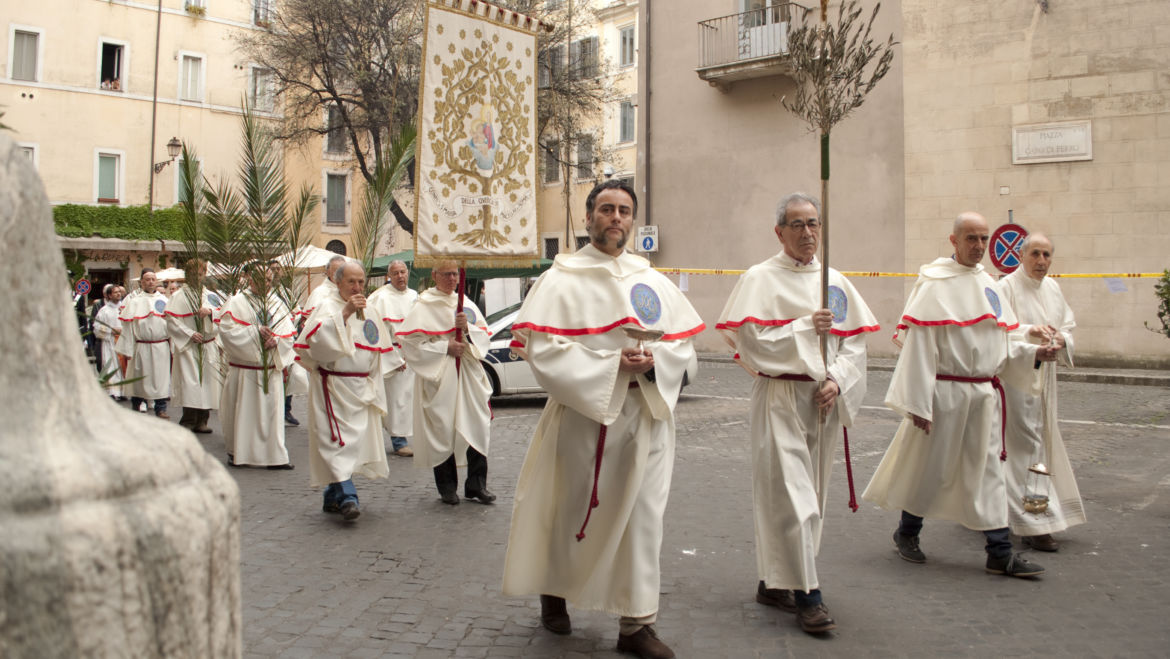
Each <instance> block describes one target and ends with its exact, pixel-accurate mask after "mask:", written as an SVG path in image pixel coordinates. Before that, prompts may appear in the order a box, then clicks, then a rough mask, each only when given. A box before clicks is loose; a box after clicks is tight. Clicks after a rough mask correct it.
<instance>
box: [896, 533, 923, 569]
mask: <svg viewBox="0 0 1170 659" xmlns="http://www.w3.org/2000/svg"><path fill="white" fill-rule="evenodd" d="M894 546H896V547H897V548H898V555H899V556H901V557H902V560H904V561H910V562H911V563H925V562H926V554H924V553H922V550H921V549H919V548H918V536H916V535H902V534H901V533H899V532H898V531H894Z"/></svg>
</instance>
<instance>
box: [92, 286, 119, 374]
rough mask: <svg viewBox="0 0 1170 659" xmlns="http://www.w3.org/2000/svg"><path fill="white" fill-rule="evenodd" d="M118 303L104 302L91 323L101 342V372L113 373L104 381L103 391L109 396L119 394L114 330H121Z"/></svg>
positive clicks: (116, 340)
mask: <svg viewBox="0 0 1170 659" xmlns="http://www.w3.org/2000/svg"><path fill="white" fill-rule="evenodd" d="M118 307H119V303H114V302H106V303H104V304H103V305H102V308H101V309H98V312H97V321H98V322H96V323H94V324H93V333H94V336H96V337H97V338H98V339H100V340H101V342H102V366H101V373H102V374H103V375H104V374H106V373H113V375H112V376H110V379H109V380H107V381H106V385H107V386H106V388H105V392H106V393H107V394H109V395H110V396H121V395H122V385H121V384H118V383H120V382H121V381H122V370H121V368H120V367H119V366H118V353H117V348H116V345H117V342H118V339H117V337H116V336H114V332H115V331H119V332H120V331H121V330H122V321H120V320H118Z"/></svg>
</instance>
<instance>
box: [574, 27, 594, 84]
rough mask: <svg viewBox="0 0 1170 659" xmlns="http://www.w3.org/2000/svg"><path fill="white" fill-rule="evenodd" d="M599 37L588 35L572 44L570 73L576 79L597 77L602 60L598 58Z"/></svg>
mask: <svg viewBox="0 0 1170 659" xmlns="http://www.w3.org/2000/svg"><path fill="white" fill-rule="evenodd" d="M598 56H599V51H598V41H597V37H586V38H584V39H581V40H579V41H575V42H573V43H572V44H570V47H569V67H570V68H569V73H570V75H571V76H572V78H573V79H574V80H580V79H584V78H596V77H597V74H598V68H599V65H600V61H599V60H598Z"/></svg>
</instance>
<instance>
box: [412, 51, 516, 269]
mask: <svg viewBox="0 0 1170 659" xmlns="http://www.w3.org/2000/svg"><path fill="white" fill-rule="evenodd" d="M474 36H475V38H477V39H479V40H480V42H479V45H478V46H476V47H474V48H470V47H464V48H462V49H461V50H459V52H458V55H459V57H458V58H456V59H455V60H454V61H453V62H451V63H450V64H449V65H448V64H441V60H440V58H439V57H438V56H437V55H436V56H435V61H434V64H435V65H439V66H441V70H442V75H443V85H442V87H439V88H436V89H435V90H434V101H433V102H434V114H435V116H436V117H437V118H440V120H439V122H438V124H437V126H436V128H435V129H432V130H430V131H428V134H427V136H426V138H427V140H429V141H430V143H431V149H432V150H433V152H434V154H435V165H436V169H435V170H432V172H431V175H430V176H431V178H432V181H433V182H435V183H438V184H439V185H440V186H441V188H440V191H439V194H441V195H442V197H443V198H444V200H450V199H451V195H452V194H453V193H454V191H455V190H457V189H460V188H464V189H466V190H468V191H469V192H471V193H472V194H478V195H481V196H498V195H506V196H507V198H508V200H509V201H511V202H513V203H514V202H516V201H517V200H518V199H519V197H520V194H521V193H522V192H523V191H524V190H525V188H530V187H531V186H532V181H531V180H530V177H528V176H525V172H526V171H527V170H528V166H529V162H530V161H531V160H532V158H533V153H532V147H531V145H530V144H529V141H528V140H527V139H525V138H526V136H527V133H528V132H529V131H530V117H531V115H532V112H533V108H531V107H529V105H528V104H526V103H525V101H524V99H525V97H526V96H527V94H528V90H529V87H530V86H531V85H532V84H533V79H532V73H531V72H524V73H523V75H521V74H520V73H519V72H522V71H523V70H524V69H523V61H522V60H520V59H519V58H518V57H516V56H509V55H508V53H509V52H511V51H512V50H513V48H514V46H513V44H512V43H511V42H507V43H505V45H504V49H503V50H504V52H503V53H500V52H497V49H496V46H498V44H499V40H500V38H499V35H492V36H491V37H490V42H489V40H488V39H487V38H485V37H484V35H483V32H482V30H480V29H478V28H477V29H475V31H474ZM460 38H461V39H465V38H466V34H465V33H464V31H462V30H461V31H460ZM449 50H450V52H451V54H452V55H454V54H456V47H455V45H454V44H452V45H450V46H449ZM525 51H526V52H525V53H524V57H525V58H528V59H530V58H531V57H532V50H531V48H529V47H527V46H526V47H525ZM477 116H479V117H484V116H486V117H487V119H488V121H489V123H490V125H491V127H492V130H493V136H494V141H495V144H494V146H493V148H492V150H491V152H490V155H489V158H490V161H489V162H490V168H484V167H482V163H477V160H476V155H477V154H476V153H473V150H472V144H471V138H470V137H469V128H468V122H471V121H473V120H474V119H475V117H477ZM493 118H494V119H495V121H491V119H493ZM479 155H480V157H481V158H482V156H483V154H482V153H481V154H479ZM444 167H445V168H446V170H445V172H444V173H442V174H440V173H438V170H442V169H443V168H444ZM433 219H434V221H436V222H437V221H439V220H438V219H437V218H433ZM496 219H497V218H496V217H495V214H494V213H493V210H492V204H491V203H490V202H489V203H484V204H481V205H480V208H479V211H478V212H476V213H475V214H474V215H473V216H472V217H470V218H469V222H470V223H471V224H472V225H476V224H478V225H479V226H478V228H474V229H471V230H470V231H466V232H464V233H461V234H459V235H457V236H455V240H457V241H459V242H461V243H463V244H465V245H470V246H473V247H488V248H491V247H495V246H497V245H501V244H504V243H506V242H508V239H507V237H506V234H508V233H510V232H511V227H509V226H504V227H503V231H502V232H501V231H500V230H499V229H497V228H496ZM521 223H522V226H523V224H524V223H525V220H524V219H521ZM448 229H449V230H450V232H452V233H454V231H455V230H456V227H455V225H454V224H452V225H450V226H449V227H448ZM524 243H525V244H527V241H526V240H525V241H524Z"/></svg>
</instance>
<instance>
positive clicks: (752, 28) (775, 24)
mask: <svg viewBox="0 0 1170 659" xmlns="http://www.w3.org/2000/svg"><path fill="white" fill-rule="evenodd" d="M808 11H809V9H808V7H804V6H802V5H799V4H797V3H795V2H786V3H783V4H777V5H773V6H771V7H763V8H760V9H752V10H749V11H745V12H740V13H738V14H731V15H730V16H721V17H719V18H711V19H708V20H705V21H699V66H698V68H697V69H696V71H697V72H698V74H699V78H701V79H703V80H706V81H707V83H708V84H710V85H711V86H712V87H718V88H719V89H722V90H726V89H727V88H728V87H730V86H731V84H732V83H733V82H735V81H737V80H748V79H750V78H763V77H767V76H777V75H789V74H791V73H792V64H791V61H790V59H789V57H788V33H789V31H790V30H791V29H792V28H793V27H794V23H795V24H796V25H799V24H801V23H802V22H803V21H804V19H805V15H806V14H807V13H808Z"/></svg>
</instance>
